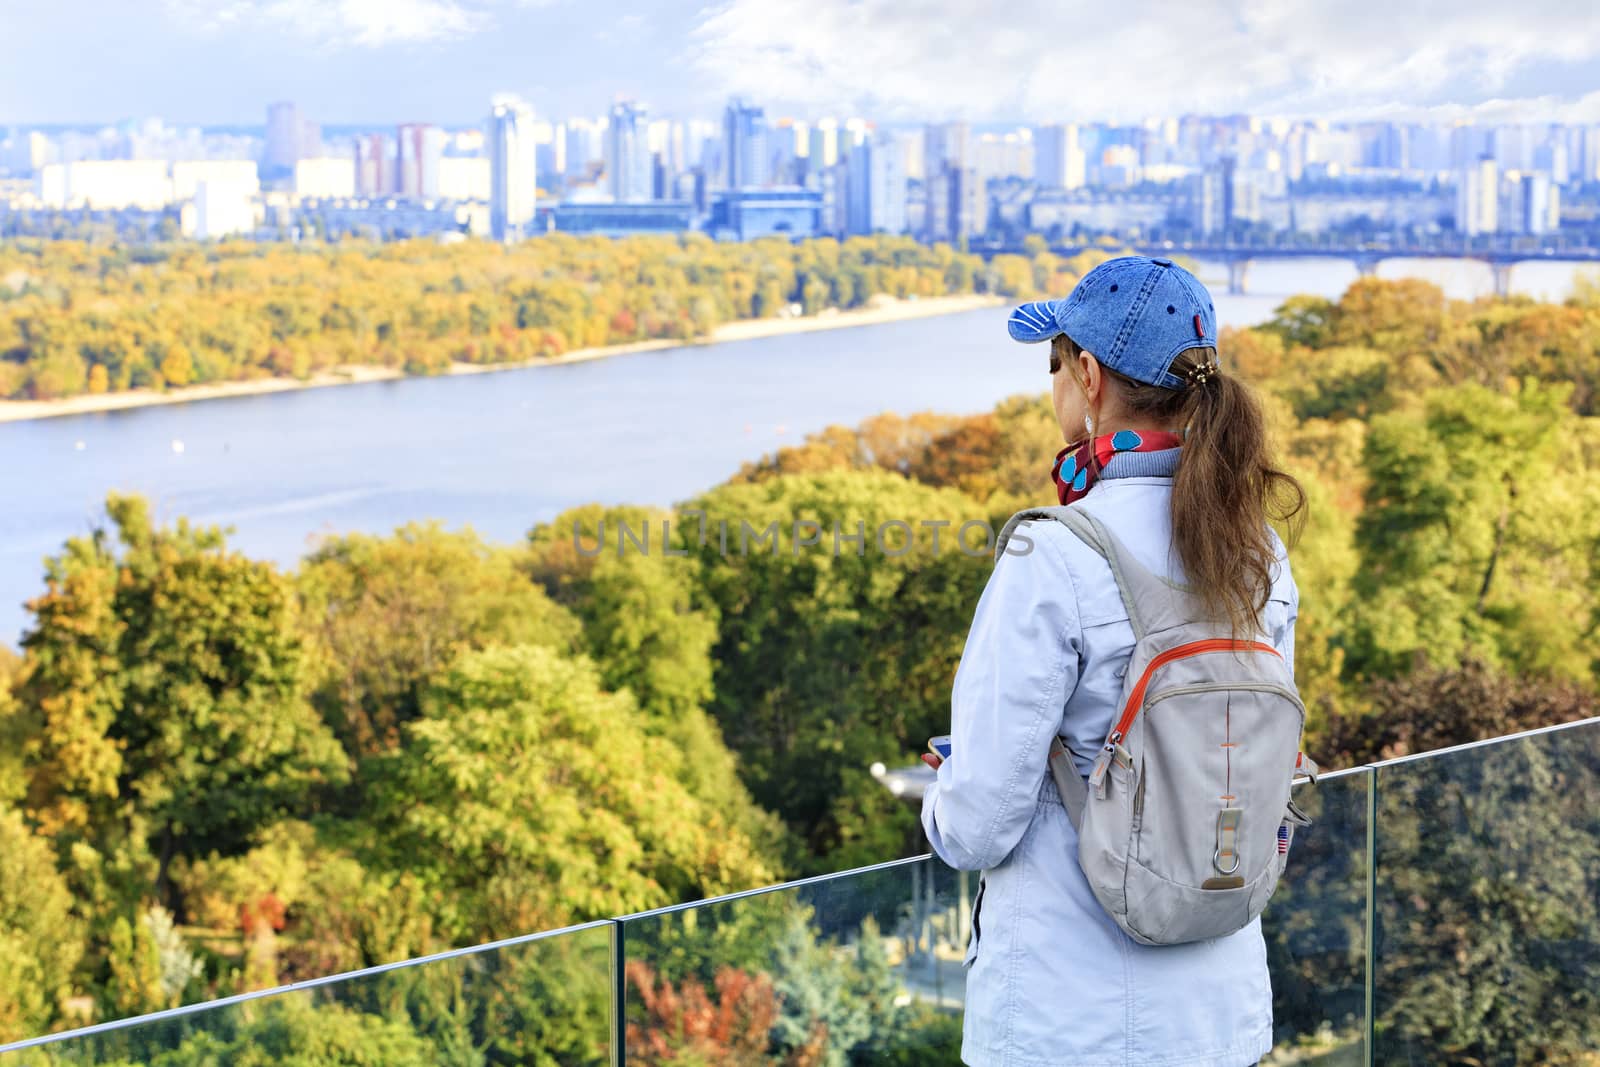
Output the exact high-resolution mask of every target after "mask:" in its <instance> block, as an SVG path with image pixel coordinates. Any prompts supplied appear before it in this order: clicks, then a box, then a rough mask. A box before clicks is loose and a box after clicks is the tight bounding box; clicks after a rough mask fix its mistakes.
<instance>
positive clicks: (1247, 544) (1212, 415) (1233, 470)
mask: <svg viewBox="0 0 1600 1067" xmlns="http://www.w3.org/2000/svg"><path fill="white" fill-rule="evenodd" d="M1069 344H1070V340H1069ZM1071 347H1072V348H1076V347H1077V346H1076V345H1072V346H1071ZM1071 355H1072V356H1073V357H1076V355H1077V352H1076V351H1073V352H1071ZM1216 359H1217V350H1216V349H1215V348H1211V347H1205V348H1190V349H1185V350H1184V351H1183V352H1182V353H1180V354H1179V355H1178V358H1177V359H1175V360H1173V362H1172V366H1171V368H1169V369H1170V371H1171V373H1172V374H1174V375H1176V376H1177V377H1179V378H1183V379H1184V380H1185V381H1190V380H1194V379H1198V383H1197V384H1190V385H1185V386H1183V387H1182V388H1180V389H1167V388H1164V387H1162V386H1157V385H1146V384H1144V383H1142V382H1136V381H1134V380H1133V379H1132V378H1129V377H1127V376H1126V375H1123V374H1119V373H1117V372H1116V371H1114V370H1112V369H1111V368H1109V367H1107V366H1105V365H1104V364H1101V367H1100V370H1101V372H1102V373H1103V374H1105V375H1106V376H1107V377H1108V378H1110V379H1112V380H1113V381H1114V382H1115V383H1116V386H1117V387H1118V392H1119V393H1120V394H1121V395H1120V400H1121V402H1122V407H1123V410H1124V411H1125V412H1127V413H1128V414H1129V415H1131V416H1135V417H1139V418H1142V419H1149V420H1153V421H1157V422H1162V423H1166V424H1167V425H1169V426H1171V427H1173V428H1174V429H1176V428H1179V427H1182V429H1183V431H1184V437H1183V451H1182V452H1181V453H1180V458H1179V460H1178V470H1177V473H1176V474H1175V475H1174V476H1173V482H1172V536H1173V541H1174V543H1175V544H1176V545H1177V548H1178V557H1179V558H1180V559H1181V560H1182V561H1183V569H1184V573H1185V575H1186V576H1187V578H1188V586H1189V588H1190V589H1191V590H1192V591H1193V592H1194V593H1196V594H1197V595H1198V596H1199V597H1200V599H1201V601H1202V602H1203V603H1204V604H1205V606H1206V609H1207V610H1208V611H1209V612H1210V614H1211V615H1212V617H1213V618H1216V619H1218V620H1226V621H1227V622H1228V624H1229V625H1230V627H1231V628H1232V631H1233V634H1234V636H1235V637H1237V636H1239V635H1240V634H1252V633H1255V632H1256V631H1257V630H1258V628H1259V626H1260V619H1261V612H1262V610H1263V609H1264V608H1265V607H1266V605H1267V597H1268V595H1269V594H1270V593H1271V591H1272V565H1273V562H1274V561H1275V560H1276V559H1277V548H1276V545H1275V544H1274V543H1273V535H1272V533H1271V531H1270V529H1269V528H1268V526H1267V520H1268V519H1278V520H1281V521H1284V522H1286V523H1287V524H1288V531H1289V543H1290V544H1293V543H1294V542H1296V541H1297V540H1298V539H1299V536H1300V531H1301V529H1302V528H1303V527H1304V525H1305V508H1306V494H1305V490H1304V489H1302V488H1301V486H1300V483H1299V482H1297V481H1296V480H1295V479H1294V477H1293V476H1292V475H1290V474H1288V473H1287V472H1286V471H1283V470H1280V469H1279V468H1278V467H1276V466H1274V465H1273V462H1272V456H1271V454H1270V453H1269V451H1268V449H1267V428H1266V419H1265V417H1264V416H1263V415H1262V412H1261V404H1260V402H1259V401H1257V400H1256V397H1255V394H1254V392H1252V391H1251V389H1250V387H1249V386H1248V385H1246V384H1245V383H1244V382H1242V381H1240V380H1239V379H1238V378H1235V377H1233V376H1232V375H1228V374H1223V373H1219V372H1217V371H1215V370H1213V371H1212V372H1211V373H1210V374H1206V373H1205V372H1204V371H1203V370H1200V368H1202V367H1203V366H1204V365H1206V364H1211V365H1213V366H1214V365H1215V364H1216ZM1069 366H1072V367H1073V368H1074V373H1076V367H1077V361H1076V359H1075V358H1074V359H1073V360H1072V362H1071V363H1070V364H1069ZM1197 370H1199V373H1196V372H1197Z"/></svg>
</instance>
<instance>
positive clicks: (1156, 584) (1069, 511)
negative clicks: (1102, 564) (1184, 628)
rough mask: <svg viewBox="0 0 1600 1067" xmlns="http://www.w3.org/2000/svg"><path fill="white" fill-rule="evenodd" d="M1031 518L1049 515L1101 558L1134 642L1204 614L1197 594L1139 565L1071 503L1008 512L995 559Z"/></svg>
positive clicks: (1092, 518)
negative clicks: (1126, 616)
mask: <svg viewBox="0 0 1600 1067" xmlns="http://www.w3.org/2000/svg"><path fill="white" fill-rule="evenodd" d="M1034 519H1051V520H1054V521H1056V522H1059V523H1061V524H1062V525H1063V526H1065V527H1066V528H1067V529H1069V530H1071V531H1072V532H1073V533H1075V534H1077V535H1078V538H1079V539H1080V540H1081V541H1083V543H1084V544H1086V545H1088V546H1089V547H1090V548H1092V549H1094V551H1095V552H1096V553H1097V554H1098V555H1100V556H1101V557H1102V558H1103V559H1105V561H1106V563H1107V565H1109V566H1110V568H1111V575H1112V577H1113V578H1115V579H1116V582H1117V592H1118V593H1120V594H1121V595H1122V605H1123V607H1124V608H1126V609H1127V612H1128V622H1129V623H1130V624H1131V625H1132V626H1133V636H1134V640H1136V641H1137V640H1142V639H1143V638H1144V635H1145V634H1147V633H1149V632H1151V631H1152V630H1165V629H1168V628H1170V627H1173V626H1181V625H1183V624H1184V623H1185V622H1189V621H1191V620H1194V619H1198V618H1201V617H1203V608H1202V606H1201V604H1200V603H1199V598H1198V597H1196V596H1195V595H1194V594H1193V593H1191V592H1190V591H1189V590H1188V589H1187V588H1186V587H1184V586H1181V585H1178V584H1177V583H1175V582H1172V581H1169V580H1168V579H1166V578H1163V577H1161V576H1160V575H1157V574H1153V573H1151V571H1150V569H1149V568H1148V567H1146V566H1145V565H1144V564H1143V563H1140V562H1139V560H1138V559H1137V558H1135V557H1134V555H1133V553H1132V552H1130V551H1128V548H1127V546H1126V545H1124V544H1123V543H1122V540H1121V539H1120V538H1119V537H1117V535H1116V534H1114V533H1112V532H1111V531H1110V530H1109V529H1107V528H1106V525H1105V523H1104V522H1102V521H1101V520H1100V519H1099V518H1097V517H1095V516H1094V515H1093V514H1091V513H1090V512H1088V511H1087V510H1085V509H1084V508H1081V507H1078V506H1077V505H1075V504H1067V505H1064V506H1057V507H1048V508H1028V509H1026V510H1024V511H1019V512H1017V513H1016V514H1015V515H1013V516H1012V517H1011V518H1010V519H1009V520H1007V522H1006V524H1005V528H1004V529H1002V530H1001V531H1000V536H999V537H998V538H997V539H996V541H995V550H994V554H995V559H997V560H998V559H999V558H1000V555H1001V553H1003V552H1005V551H1006V545H1007V543H1008V542H1009V541H1010V540H1011V537H1012V534H1013V532H1014V531H1015V529H1016V527H1017V525H1018V524H1019V523H1022V522H1027V521H1030V520H1034Z"/></svg>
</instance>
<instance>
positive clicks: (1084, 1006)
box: [922, 449, 1299, 1067]
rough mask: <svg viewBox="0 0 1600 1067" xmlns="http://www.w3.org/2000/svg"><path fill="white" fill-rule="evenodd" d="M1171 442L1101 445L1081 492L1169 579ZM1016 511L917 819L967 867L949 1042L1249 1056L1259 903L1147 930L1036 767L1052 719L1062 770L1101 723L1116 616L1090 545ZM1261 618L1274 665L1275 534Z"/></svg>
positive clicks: (1215, 1063)
mask: <svg viewBox="0 0 1600 1067" xmlns="http://www.w3.org/2000/svg"><path fill="white" fill-rule="evenodd" d="M1178 454H1179V450H1178V449H1169V450H1166V451H1160V452H1145V453H1118V454H1117V455H1115V456H1113V457H1112V458H1111V460H1109V461H1108V462H1107V464H1106V468H1105V471H1104V472H1103V474H1102V475H1101V480H1100V481H1099V482H1097V483H1096V484H1095V486H1094V488H1093V489H1091V490H1090V492H1089V494H1088V496H1087V497H1085V498H1084V501H1083V504H1082V505H1081V506H1082V507H1084V508H1085V509H1086V510H1088V511H1091V512H1093V513H1094V514H1095V516H1097V517H1098V518H1100V519H1101V520H1103V521H1104V522H1105V524H1106V525H1107V526H1108V527H1110V529H1111V530H1112V532H1113V533H1115V534H1116V535H1117V536H1118V537H1119V538H1120V539H1121V540H1122V541H1123V542H1124V543H1125V544H1126V545H1127V546H1128V547H1129V549H1130V550H1131V551H1132V552H1133V554H1134V555H1135V556H1137V557H1138V558H1139V560H1140V562H1142V563H1144V564H1145V565H1146V566H1147V567H1149V568H1150V570H1151V571H1152V572H1153V573H1155V574H1164V575H1167V576H1169V577H1171V578H1173V579H1174V580H1175V581H1179V582H1182V581H1183V580H1184V574H1183V567H1182V564H1181V562H1179V560H1178V558H1177V552H1176V549H1175V548H1174V547H1173V545H1172V524H1171V519H1170V515H1169V508H1170V501H1171V493H1172V478H1171V472H1172V471H1173V470H1175V469H1176V464H1177V456H1178ZM1019 529H1021V530H1023V531H1024V532H1025V533H1026V535H1027V536H1028V537H1030V538H1031V539H1032V541H1033V547H1032V549H1031V551H1029V552H1028V553H1027V554H1026V555H1003V556H1002V557H1001V559H1000V560H999V561H997V562H996V564H995V569H994V573H993V574H992V575H991V576H990V578H989V584H988V585H987V587H986V588H985V589H984V591H983V596H982V597H981V598H980V599H979V601H978V608H977V612H976V614H975V616H974V618H973V620H972V628H971V630H970V631H969V632H968V634H967V643H966V648H965V650H964V651H963V652H962V656H961V666H960V668H959V669H958V670H957V671H956V677H955V686H954V690H953V692H952V694H951V726H950V733H951V743H952V751H951V756H950V758H949V759H948V760H946V761H945V763H944V765H943V766H942V767H940V768H939V774H938V779H937V781H936V783H935V784H934V785H933V786H932V787H930V788H929V790H928V792H927V793H926V795H925V796H924V798H923V804H922V825H923V827H924V829H926V831H927V834H928V840H929V842H930V843H931V844H932V846H933V849H934V851H935V852H937V853H938V855H939V856H940V857H941V858H942V859H943V860H944V861H945V862H946V863H948V864H950V865H951V866H952V867H957V868H961V869H965V870H979V871H983V872H984V873H983V875H982V877H981V878H980V881H979V890H978V893H977V896H976V897H975V900H974V906H973V918H972V931H973V932H972V937H971V940H970V941H969V944H968V948H967V964H968V966H969V968H970V969H969V970H968V972H967V999H966V1018H965V1020H964V1024H963V1040H962V1046H961V1057H962V1060H963V1062H965V1063H967V1064H972V1065H974V1067H1002V1065H1003V1067H1044V1065H1050V1067H1066V1065H1071V1067H1140V1065H1143V1067H1248V1065H1250V1064H1253V1063H1255V1062H1256V1061H1257V1060H1259V1059H1260V1058H1261V1057H1262V1056H1265V1055H1266V1053H1267V1051H1268V1050H1269V1049H1270V1048H1271V1047H1272V987H1271V982H1270V980H1269V978H1268V975H1267V953H1266V944H1265V942H1264V941H1263V940H1262V936H1261V924H1260V920H1259V919H1257V920H1255V921H1253V922H1251V923H1250V925H1249V926H1246V927H1245V928H1244V929H1242V930H1240V931H1239V932H1238V933H1235V934H1231V935H1229V936H1228V937H1223V938H1218V939H1216V940H1214V941H1203V942H1196V943H1193V944H1187V945H1175V946H1155V947H1152V946H1146V945H1141V944H1139V943H1138V942H1136V941H1134V940H1133V939H1132V938H1130V937H1128V935H1127V934H1125V933H1123V932H1122V930H1121V929H1120V928H1119V927H1118V926H1117V925H1116V923H1115V922H1113V921H1112V919H1111V917H1110V916H1109V915H1107V914H1106V913H1105V911H1104V910H1103V909H1102V908H1101V906H1100V904H1099V902H1098V901H1097V900H1096V899H1095V898H1094V895H1093V894H1092V893H1091V892H1090V889H1089V885H1088V882H1086V881H1085V879H1084V876H1083V872H1082V870H1081V869H1080V868H1079V866H1078V861H1077V850H1078V841H1077V833H1076V831H1074V830H1073V828H1072V823H1071V822H1070V821H1069V819H1068V818H1067V813H1066V810H1065V809H1064V808H1063V807H1062V806H1061V802H1060V800H1059V799H1058V795H1057V793H1056V790H1055V785H1054V783H1053V782H1051V781H1050V779H1049V774H1048V771H1047V769H1046V759H1047V755H1048V751H1049V746H1050V738H1051V736H1052V735H1054V734H1057V733H1060V734H1062V735H1063V736H1064V737H1066V738H1067V739H1068V744H1069V745H1070V747H1071V748H1072V750H1073V752H1074V754H1075V755H1076V756H1077V757H1078V769H1079V771H1080V773H1083V774H1088V772H1089V761H1090V759H1091V758H1092V757H1093V755H1094V753H1095V752H1096V750H1097V749H1098V748H1099V747H1100V745H1101V744H1102V743H1103V742H1104V741H1105V737H1106V734H1107V733H1109V732H1110V729H1111V719H1112V715H1113V713H1114V711H1115V710H1116V704H1117V700H1118V697H1119V696H1120V695H1121V690H1122V675H1123V673H1124V672H1125V671H1126V670H1127V665H1128V660H1129V655H1130V653H1131V651H1132V649H1133V629H1132V627H1131V626H1130V625H1129V623H1128V614H1127V611H1126V610H1125V609H1124V608H1123V606H1122V601H1121V599H1120V597H1119V596H1118V594H1117V587H1116V583H1115V581H1114V580H1113V579H1112V576H1111V571H1110V568H1109V567H1108V566H1107V565H1106V562H1105V560H1104V559H1102V558H1101V557H1100V556H1098V555H1096V554H1095V553H1094V551H1093V550H1092V549H1090V548H1089V547H1088V546H1087V545H1085V544H1084V543H1083V542H1082V541H1080V540H1079V539H1078V538H1077V536H1076V535H1074V534H1073V533H1072V532H1071V531H1070V530H1068V529H1067V528H1066V527H1065V526H1063V525H1061V524H1060V523H1057V522H1050V521H1044V522H1032V523H1029V524H1027V525H1026V526H1024V527H1020V528H1019ZM1276 543H1277V545H1278V551H1279V558H1280V563H1279V565H1278V567H1277V568H1276V570H1275V574H1274V582H1273V588H1272V592H1271V599H1270V600H1269V602H1268V605H1267V611H1266V618H1265V629H1266V631H1267V633H1268V634H1269V635H1270V636H1271V639H1272V641H1273V643H1274V645H1276V646H1277V648H1278V650H1279V651H1280V652H1281V653H1283V656H1284V659H1285V660H1287V661H1288V662H1289V663H1290V664H1291V665H1292V664H1293V662H1294V620H1295V615H1296V613H1297V610H1298V605H1299V593H1298V591H1297V590H1296V588H1295V584H1294V578H1293V576H1292V575H1291V574H1290V571H1289V567H1288V560H1287V558H1286V556H1285V555H1284V552H1283V546H1282V543H1281V542H1276Z"/></svg>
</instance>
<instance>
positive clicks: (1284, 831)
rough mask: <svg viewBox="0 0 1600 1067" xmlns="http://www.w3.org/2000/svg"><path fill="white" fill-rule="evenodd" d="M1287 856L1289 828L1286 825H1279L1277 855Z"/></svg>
mask: <svg viewBox="0 0 1600 1067" xmlns="http://www.w3.org/2000/svg"><path fill="white" fill-rule="evenodd" d="M1288 854H1289V827H1288V825H1287V824H1284V823H1280V824H1279V825H1278V855H1280V856H1287V855H1288Z"/></svg>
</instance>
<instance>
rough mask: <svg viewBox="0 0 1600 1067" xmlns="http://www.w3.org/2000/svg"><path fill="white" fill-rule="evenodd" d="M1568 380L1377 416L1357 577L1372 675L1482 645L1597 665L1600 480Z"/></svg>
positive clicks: (1523, 661) (1523, 665)
mask: <svg viewBox="0 0 1600 1067" xmlns="http://www.w3.org/2000/svg"><path fill="white" fill-rule="evenodd" d="M1569 391H1570V387H1561V386H1548V387H1546V386H1540V385H1539V384H1538V383H1536V382H1533V381H1531V380H1528V381H1525V382H1523V383H1522V384H1521V385H1520V386H1518V387H1516V388H1514V389H1513V390H1512V391H1511V392H1510V393H1508V394H1502V393H1495V392H1491V391H1490V390H1488V389H1486V388H1484V387H1482V386H1477V385H1460V386H1455V387H1451V388H1448V389H1441V390H1438V391H1435V392H1433V393H1430V394H1429V395H1428V396H1427V397H1426V399H1425V401H1424V402H1423V404H1422V405H1421V406H1420V408H1419V409H1418V410H1408V411H1404V412H1394V413H1391V414H1388V415H1385V416H1382V417H1380V418H1377V419H1374V420H1373V423H1372V429H1371V432H1370V433H1369V435H1368V437H1367V443H1366V449H1365V453H1364V456H1363V465H1364V467H1365V469H1366V474H1367V485H1368V487H1367V492H1366V501H1365V508H1364V510H1363V511H1362V513H1361V516H1360V519H1359V522H1358V526H1357V542H1356V543H1357V547H1358V549H1359V551H1360V555H1361V566H1360V568H1359V570H1358V572H1357V574H1356V577H1355V582H1354V587H1353V590H1354V594H1355V595H1354V598H1353V604H1354V618H1353V622H1354V626H1353V633H1352V635H1351V641H1350V646H1351V647H1350V651H1351V656H1352V659H1353V660H1354V666H1355V667H1356V669H1357V670H1358V671H1359V672H1362V673H1377V674H1394V673H1397V672H1399V671H1401V670H1403V669H1404V668H1406V667H1407V666H1409V665H1410V663H1411V662H1412V660H1413V659H1414V658H1415V657H1418V656H1421V657H1423V658H1425V659H1426V660H1427V661H1429V662H1431V663H1433V664H1435V665H1446V664H1449V663H1453V662H1456V661H1458V660H1460V659H1461V658H1463V657H1464V656H1469V655H1470V656H1475V657H1478V658H1481V659H1483V660H1485V661H1486V662H1488V663H1490V664H1493V665H1496V666H1499V667H1503V668H1504V669H1507V670H1511V671H1514V672H1516V673H1519V674H1534V675H1543V676H1547V677H1564V678H1583V677H1586V676H1588V675H1589V673H1590V671H1591V670H1592V667H1593V664H1592V658H1593V648H1592V635H1591V632H1589V631H1587V630H1586V625H1587V624H1588V623H1589V622H1590V620H1592V619H1593V618H1594V617H1595V616H1594V613H1595V610H1596V604H1595V601H1596V597H1597V595H1600V589H1597V585H1600V583H1597V580H1596V579H1597V576H1596V574H1595V572H1594V556H1593V546H1594V530H1595V529H1596V526H1597V524H1600V480H1597V479H1596V477H1595V468H1594V467H1593V466H1592V464H1593V462H1594V459H1595V457H1594V455H1593V454H1590V453H1586V450H1585V448H1584V446H1583V441H1584V437H1583V434H1582V433H1581V432H1580V430H1581V427H1580V426H1579V425H1578V422H1577V418H1576V416H1574V415H1573V414H1572V413H1571V411H1570V409H1568V407H1567V405H1566V401H1567V395H1568V392H1569Z"/></svg>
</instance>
